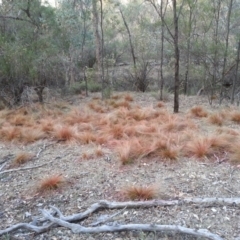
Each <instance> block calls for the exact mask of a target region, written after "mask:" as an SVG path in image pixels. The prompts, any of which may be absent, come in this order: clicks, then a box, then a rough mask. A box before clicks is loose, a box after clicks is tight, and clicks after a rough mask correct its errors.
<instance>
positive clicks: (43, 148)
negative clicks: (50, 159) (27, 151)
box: [36, 143, 54, 158]
mask: <svg viewBox="0 0 240 240" xmlns="http://www.w3.org/2000/svg"><path fill="white" fill-rule="evenodd" d="M53 144H54V143H50V144H48V145H46V143H44V144H43V147H41V148H40V149H39V151H38V153H37V154H36V158H39V155H40V153H41V152H42V151H44V150H45V149H46V148H48V147H49V146H51V145H53Z"/></svg>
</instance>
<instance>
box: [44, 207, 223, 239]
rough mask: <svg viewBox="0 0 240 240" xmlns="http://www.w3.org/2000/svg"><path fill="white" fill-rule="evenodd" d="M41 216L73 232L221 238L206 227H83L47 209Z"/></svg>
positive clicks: (142, 225) (125, 225)
mask: <svg viewBox="0 0 240 240" xmlns="http://www.w3.org/2000/svg"><path fill="white" fill-rule="evenodd" d="M41 212H42V214H43V216H44V217H45V218H47V219H48V220H50V221H51V222H52V223H55V224H58V225H60V226H62V227H66V228H68V229H71V230H72V232H73V233H75V234H82V233H103V232H121V231H144V232H162V233H166V234H168V233H181V234H188V235H191V236H194V237H205V238H207V239H211V240H223V238H221V237H220V236H219V235H217V234H213V233H211V232H210V231H208V230H207V229H198V230H197V229H191V228H186V227H182V226H177V225H176V226H174V225H157V224H117V225H114V226H108V225H102V226H99V227H83V226H81V225H80V224H75V223H69V222H67V221H64V220H61V219H59V218H55V217H53V216H52V215H51V214H50V213H49V212H48V211H46V210H42V211H41Z"/></svg>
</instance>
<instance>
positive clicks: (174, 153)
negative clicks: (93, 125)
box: [161, 144, 180, 160]
mask: <svg viewBox="0 0 240 240" xmlns="http://www.w3.org/2000/svg"><path fill="white" fill-rule="evenodd" d="M179 153H180V151H179V148H177V147H175V146H171V145H170V144H168V145H167V147H166V148H164V149H163V150H162V151H161V155H162V156H163V158H166V159H170V160H176V159H177V158H178V156H179Z"/></svg>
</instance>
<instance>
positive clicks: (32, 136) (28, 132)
mask: <svg viewBox="0 0 240 240" xmlns="http://www.w3.org/2000/svg"><path fill="white" fill-rule="evenodd" d="M44 137H45V134H44V133H43V132H42V130H41V129H39V128H28V127H22V128H21V136H20V140H21V142H24V143H33V142H36V141H38V140H40V139H43V138H44Z"/></svg>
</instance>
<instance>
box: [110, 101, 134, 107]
mask: <svg viewBox="0 0 240 240" xmlns="http://www.w3.org/2000/svg"><path fill="white" fill-rule="evenodd" d="M111 105H112V107H114V108H120V107H123V108H127V109H129V108H130V103H129V102H128V101H126V100H123V101H118V102H113V103H112V104H111Z"/></svg>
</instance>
